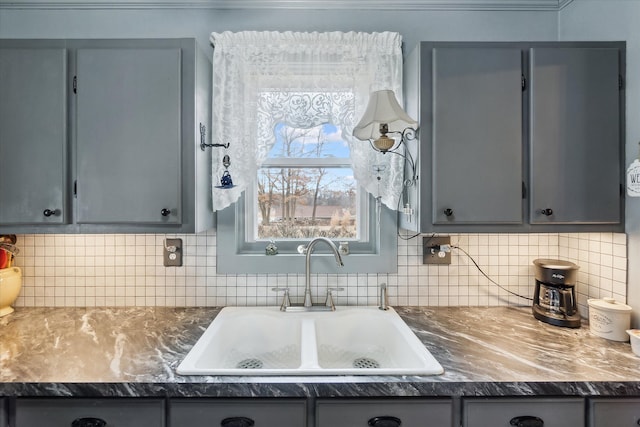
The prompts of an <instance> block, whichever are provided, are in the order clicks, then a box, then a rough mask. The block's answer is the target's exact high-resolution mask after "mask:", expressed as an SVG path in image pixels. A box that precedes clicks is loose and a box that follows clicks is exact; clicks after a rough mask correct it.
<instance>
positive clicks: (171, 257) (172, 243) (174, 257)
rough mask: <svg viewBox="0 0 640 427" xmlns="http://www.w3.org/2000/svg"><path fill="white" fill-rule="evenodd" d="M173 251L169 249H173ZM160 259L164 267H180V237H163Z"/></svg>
mask: <svg viewBox="0 0 640 427" xmlns="http://www.w3.org/2000/svg"><path fill="white" fill-rule="evenodd" d="M173 247H175V251H173V252H172V251H170V250H169V249H173ZM162 259H163V262H164V266H165V267H182V239H165V241H164V248H163V249H162Z"/></svg>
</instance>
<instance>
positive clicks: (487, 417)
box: [462, 398, 585, 427]
mask: <svg viewBox="0 0 640 427" xmlns="http://www.w3.org/2000/svg"><path fill="white" fill-rule="evenodd" d="M584 405H585V402H584V399H582V398H489V399H465V400H464V401H463V403H462V426H463V427H488V426H491V427H503V426H504V427H511V426H527V427H543V426H544V427H568V426H576V427H578V426H583V425H585V406H584Z"/></svg>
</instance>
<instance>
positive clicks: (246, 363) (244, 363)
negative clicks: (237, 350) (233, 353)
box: [236, 358, 262, 369]
mask: <svg viewBox="0 0 640 427" xmlns="http://www.w3.org/2000/svg"><path fill="white" fill-rule="evenodd" d="M236 368H238V369H260V368H262V360H260V359H253V358H252V359H244V360H241V361H239V362H238V364H237V365H236Z"/></svg>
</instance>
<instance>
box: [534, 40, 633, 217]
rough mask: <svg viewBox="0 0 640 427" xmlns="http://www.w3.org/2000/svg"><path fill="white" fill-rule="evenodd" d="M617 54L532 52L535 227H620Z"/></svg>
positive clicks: (564, 50)
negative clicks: (562, 225)
mask: <svg viewBox="0 0 640 427" xmlns="http://www.w3.org/2000/svg"><path fill="white" fill-rule="evenodd" d="M619 55H620V52H619V49H617V48H599V47H593V48H590V47H584V48H580V47H573V48H569V47H567V48H559V47H546V48H533V49H531V53H530V58H531V106H532V107H531V127H530V132H531V138H530V140H531V145H530V151H531V155H530V158H529V161H530V162H531V166H530V171H531V192H532V194H531V205H530V209H531V210H530V216H531V222H532V223H534V224H544V223H548V222H551V223H565V224H569V223H578V224H619V223H620V222H621V211H622V205H621V203H620V202H621V197H620V179H621V178H620V177H621V167H620V159H621V157H620V156H621V153H620V96H619V82H620V80H619V79H620V76H621V71H620V68H619Z"/></svg>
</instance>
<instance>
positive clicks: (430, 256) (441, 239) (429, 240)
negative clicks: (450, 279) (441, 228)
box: [422, 236, 451, 264]
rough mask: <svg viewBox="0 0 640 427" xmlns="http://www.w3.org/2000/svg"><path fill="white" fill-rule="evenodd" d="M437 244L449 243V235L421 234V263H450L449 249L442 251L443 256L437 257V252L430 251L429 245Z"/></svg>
mask: <svg viewBox="0 0 640 427" xmlns="http://www.w3.org/2000/svg"><path fill="white" fill-rule="evenodd" d="M439 245H451V237H450V236H437V237H436V236H434V237H429V236H423V237H422V263H423V264H451V251H449V252H444V257H442V258H441V257H439V256H438V252H437V251H434V253H431V247H433V246H439Z"/></svg>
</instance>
